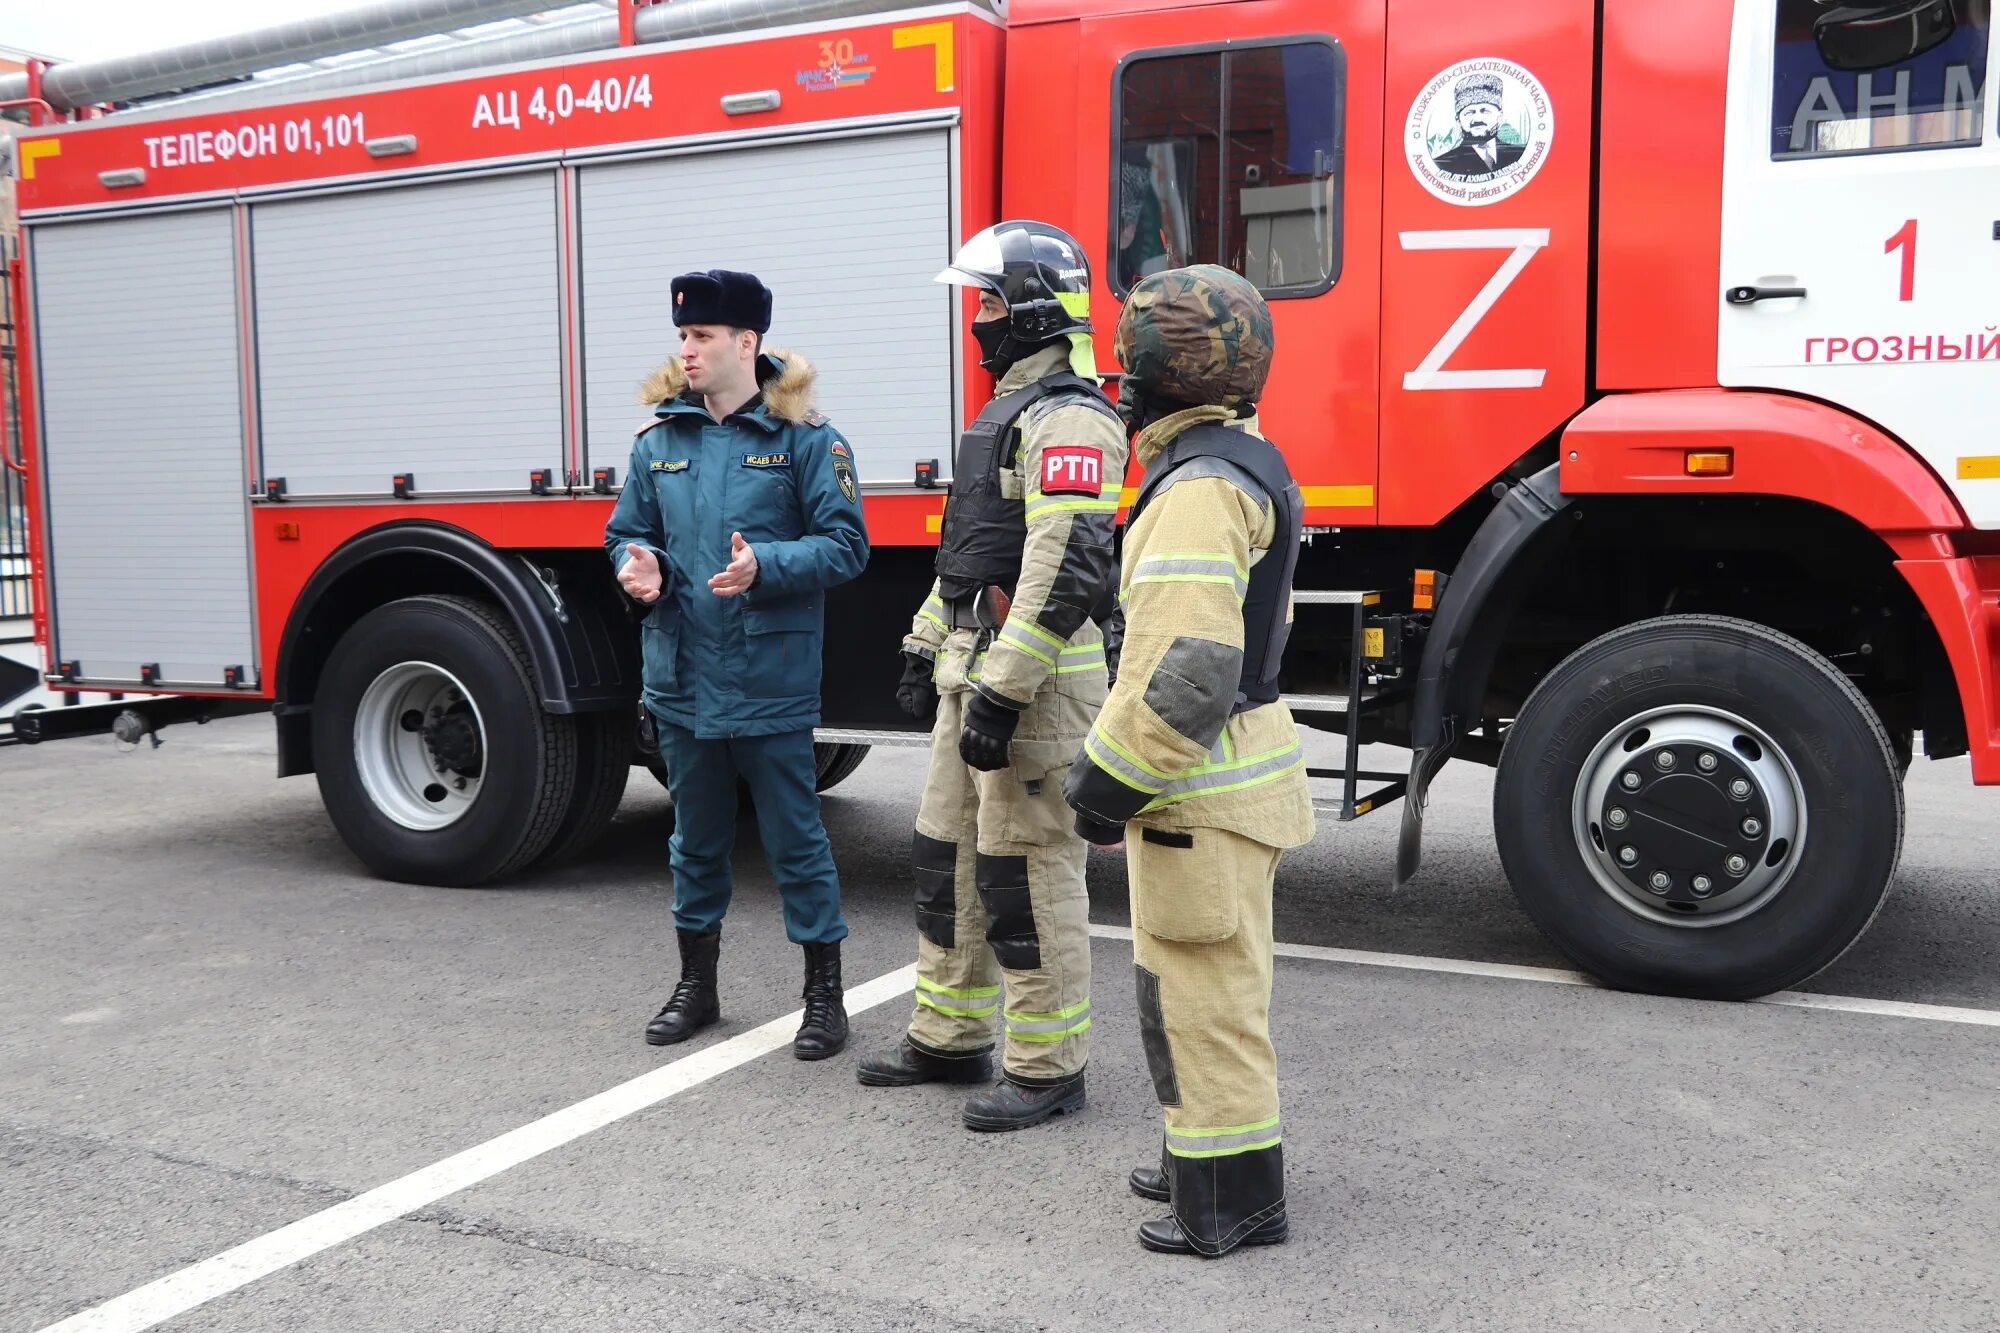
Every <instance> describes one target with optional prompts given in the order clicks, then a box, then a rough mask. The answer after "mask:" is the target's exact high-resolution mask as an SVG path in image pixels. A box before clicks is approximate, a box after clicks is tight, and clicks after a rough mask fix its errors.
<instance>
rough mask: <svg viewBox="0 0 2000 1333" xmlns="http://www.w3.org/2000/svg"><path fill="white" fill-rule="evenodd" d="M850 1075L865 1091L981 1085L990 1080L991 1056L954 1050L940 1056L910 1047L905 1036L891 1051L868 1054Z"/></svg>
mask: <svg viewBox="0 0 2000 1333" xmlns="http://www.w3.org/2000/svg"><path fill="white" fill-rule="evenodd" d="M854 1076H855V1077H856V1078H858V1079H860V1080H861V1085H862V1086H863V1087H868V1088H908V1087H914V1086H915V1085H916V1084H919V1083H984V1082H985V1081H986V1080H987V1079H989V1078H992V1077H993V1056H992V1054H991V1053H990V1052H988V1051H954V1052H951V1053H950V1054H940V1053H938V1052H936V1051H926V1050H923V1049H921V1048H919V1047H917V1046H916V1045H914V1044H912V1043H911V1041H910V1039H909V1038H908V1037H905V1038H903V1039H902V1040H901V1041H899V1042H897V1043H896V1047H895V1049H894V1050H891V1051H885V1052H883V1053H882V1054H881V1055H871V1056H869V1057H868V1058H867V1059H866V1060H863V1061H862V1062H861V1068H860V1069H858V1070H856V1071H855V1074H854Z"/></svg>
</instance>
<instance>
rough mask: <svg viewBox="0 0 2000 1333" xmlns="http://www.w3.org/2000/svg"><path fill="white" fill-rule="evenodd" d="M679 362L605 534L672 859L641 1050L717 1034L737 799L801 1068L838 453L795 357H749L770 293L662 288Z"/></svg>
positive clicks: (650, 393) (814, 1031)
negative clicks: (765, 900)
mask: <svg viewBox="0 0 2000 1333" xmlns="http://www.w3.org/2000/svg"><path fill="white" fill-rule="evenodd" d="M672 293H673V302H674V323H675V324H676V325H678V326H679V328H680V334H681V351H680V355H679V356H678V357H676V358H675V359H673V360H671V361H669V362H668V363H667V364H666V365H665V366H663V367H661V368H660V370H659V371H657V372H656V373H655V374H654V375H653V377H652V378H651V379H650V380H649V381H648V382H647V384H646V388H645V398H646V401H647V402H649V403H653V404H655V405H656V406H655V413H654V415H655V417H656V420H655V421H654V422H653V424H652V425H650V426H648V427H646V428H645V429H644V430H642V431H640V432H639V438H638V440H637V441H636V442H635V443H634V445H633V448H632V461H631V470H630V472H628V473H627V474H626V482H625V487H624V490H623V491H622V492H621V493H620V494H619V497H618V505H617V508H615V509H614V510H613V511H612V514H611V521H610V523H609V524H607V525H606V527H605V530H604V546H605V549H606V550H607V551H608V552H609V553H610V555H611V562H612V566H613V568H615V569H616V570H617V573H618V582H619V585H620V587H622V588H623V589H624V591H625V594H626V595H627V596H628V597H630V598H632V599H633V600H634V601H635V602H638V603H640V604H641V605H642V606H646V607H650V608H651V609H650V610H649V611H647V613H646V618H645V621H644V623H643V628H642V632H641V634H640V640H641V643H642V649H643V660H644V668H645V670H644V674H645V697H646V706H647V708H648V709H649V710H651V712H652V715H653V719H654V722H655V725H656V729H657V731H658V733H659V738H660V756H661V758H662V759H663V760H665V762H666V766H667V783H668V787H669V789H670V791H671V793H672V795H673V799H674V809H675V813H676V816H677V823H676V826H675V829H674V836H673V843H672V855H671V860H672V864H673V871H674V926H675V931H676V934H677V935H678V937H679V940H680V953H681V977H680V983H679V984H678V985H676V986H675V987H674V992H673V995H672V997H671V998H670V999H668V1001H667V1003H666V1006H665V1007H664V1008H662V1009H661V1010H660V1012H659V1014H658V1015H657V1016H656V1017H655V1018H654V1019H653V1021H652V1022H651V1023H650V1024H648V1025H647V1027H646V1040H647V1041H649V1042H651V1043H652V1044H654V1045H656V1046H661V1045H667V1044H670V1043H673V1042H679V1041H685V1040H686V1039H687V1038H688V1037H689V1036H691V1035H692V1034H693V1033H695V1032H697V1031H699V1030H700V1029H702V1028H704V1027H707V1026H709V1025H710V1024H712V1023H714V1022H716V1021H717V1020H718V1019H720V1017H721V1012H720V1008H719V1006H718V1004H717V1001H716V991H715V973H716V961H717V955H718V953H719V951H720V948H721V942H722V935H721V931H722V917H723V913H724V912H726V911H727V910H728V908H729V894H730V865H729V854H730V848H731V845H732V844H733V843H734V841H735V836H736V784H737V781H738V779H739V778H740V779H741V780H742V781H743V782H744V783H746V784H747V785H748V786H749V788H750V794H751V798H752V800H753V801H754V802H755V803H756V809H757V827H758V831H759V833H760V834H761V835H762V838H763V843H764V855H765V858H766V859H767V860H768V861H769V862H770V866H771V874H772V877H773V878H774V879H776V880H777V882H778V890H779V892H780V894H781V895H782V896H783V898H784V907H785V933H786V934H787V935H788V936H789V937H790V938H791V939H792V941H793V942H794V943H796V944H798V945H801V946H802V947H803V948H804V950H805V972H806V979H805V1021H804V1023H803V1024H802V1025H801V1026H800V1028H799V1031H798V1035H797V1036H796V1037H795V1038H794V1039H793V1042H792V1050H793V1053H794V1054H795V1055H797V1056H798V1057H799V1058H800V1059H801V1060H818V1059H823V1058H825V1057H826V1056H829V1055H832V1054H834V1053H835V1052H837V1051H839V1050H840V1049H841V1048H842V1047H844V1046H845V1045H846V1044H847V1011H846V1009H845V1007H844V1005H843V1002H842V997H841V982H840V941H841V940H842V939H844V938H846V936H847V922H846V921H845V920H844V919H843V918H842V916H841V913H840V881H839V878H838V877H837V876H836V874H835V872H834V867H833V853H832V850H831V848H829V846H828V845H827V839H826V829H825V828H824V827H823V826H822V825H821V823H820V817H819V797H818V795H817V793H816V792H815V790H814V767H813V739H812V729H813V727H814V726H815V725H816V724H817V723H818V722H819V681H820V641H821V637H822V633H823V624H822V621H823V617H824V605H825V593H826V590H827V589H828V588H831V587H833V586H834V585H835V584H838V583H845V582H846V581H847V580H849V579H851V578H853V577H854V576H855V575H857V574H859V573H860V572H861V569H862V566H864V565H865V564H867V563H868V537H867V533H866V531H865V529H864V528H863V526H862V519H861V499H860V493H859V489H858V482H857V481H856V478H855V472H854V454H853V451H852V450H851V449H850V448H849V446H848V443H847V441H846V440H844V439H842V438H841V435H840V432H839V431H837V430H835V429H834V428H833V426H832V425H831V424H830V423H829V422H828V421H827V419H826V417H825V416H823V415H822V414H820V413H819V412H817V411H815V410H814V409H813V407H812V401H811V398H812V386H813V378H814V375H813V369H812V367H811V365H809V364H808V363H807V362H806V361H805V359H804V358H803V357H799V356H796V355H793V354H791V353H788V352H781V351H776V350H772V351H765V350H764V349H763V335H764V334H765V332H766V331H768V330H769V328H770V326H771V293H770V290H769V289H768V288H766V287H765V286H764V284H763V283H762V282H759V281H758V280H757V279H756V278H755V277H753V276H752V275H750V274H748V273H732V272H728V271H726V270H721V269H711V270H709V271H708V272H705V273H684V274H682V275H681V276H680V277H678V278H675V279H674V281H673V286H672Z"/></svg>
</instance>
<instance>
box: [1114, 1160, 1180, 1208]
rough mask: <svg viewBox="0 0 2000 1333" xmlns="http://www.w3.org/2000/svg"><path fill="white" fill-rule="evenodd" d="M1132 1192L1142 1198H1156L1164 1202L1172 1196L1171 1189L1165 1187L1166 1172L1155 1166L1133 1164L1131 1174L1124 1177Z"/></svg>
mask: <svg viewBox="0 0 2000 1333" xmlns="http://www.w3.org/2000/svg"><path fill="white" fill-rule="evenodd" d="M1125 1183H1126V1184H1128V1185H1130V1186H1131V1187H1132V1192H1133V1193H1134V1194H1136V1195H1138V1196H1139V1197H1140V1198H1142V1199H1158V1200H1159V1201H1160V1202H1161V1203H1165V1202H1166V1201H1167V1200H1168V1199H1171V1198H1173V1197H1174V1196H1173V1191H1171V1190H1169V1189H1168V1188H1167V1173H1166V1172H1164V1171H1162V1170H1160V1168H1159V1167H1157V1166H1135V1167H1133V1168H1132V1174H1131V1175H1129V1176H1127V1177H1126V1178H1125Z"/></svg>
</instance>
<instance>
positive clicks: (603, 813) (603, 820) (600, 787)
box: [537, 710, 632, 866]
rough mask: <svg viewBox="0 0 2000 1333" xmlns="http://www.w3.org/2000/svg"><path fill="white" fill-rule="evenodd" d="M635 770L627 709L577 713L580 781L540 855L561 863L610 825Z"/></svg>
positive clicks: (548, 861) (548, 863) (587, 846)
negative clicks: (627, 782)
mask: <svg viewBox="0 0 2000 1333" xmlns="http://www.w3.org/2000/svg"><path fill="white" fill-rule="evenodd" d="M631 776H632V719H631V717H630V716H629V715H628V714H627V713H625V712H624V711H623V710H619V711H617V712H612V713H579V714H578V715H577V717H576V786H575V788H574V790H573V791H572V792H571V795H570V800H569V809H567V810H565V811H564V812H563V817H562V822H561V823H560V824H558V825H557V826H556V832H555V836H554V837H553V838H551V839H550V840H549V845H548V848H547V850H545V851H544V852H543V853H542V855H541V859H540V861H539V862H538V863H537V864H539V865H544V866H558V865H561V864H562V863H563V862H565V861H567V860H569V859H570V858H572V857H575V856H578V855H581V854H582V853H583V852H586V851H588V850H589V849H590V845H591V844H592V843H594V842H596V841H597V840H598V838H600V837H602V836H603V834H604V830H605V829H607V828H610V827H611V818H612V816H613V815H616V814H617V813H618V805H619V802H621V801H623V800H624V799H625V783H626V781H627V780H628V779H629V778H630V777H631Z"/></svg>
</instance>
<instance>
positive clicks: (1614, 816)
mask: <svg viewBox="0 0 2000 1333" xmlns="http://www.w3.org/2000/svg"><path fill="white" fill-rule="evenodd" d="M1630 818H1631V816H1630V815H1628V814H1626V813H1625V812H1624V811H1623V810H1620V809H1619V808H1618V807H1617V806H1615V805H1614V806H1612V807H1611V809H1610V811H1609V812H1608V813H1607V814H1606V815H1605V816H1604V822H1605V823H1607V824H1609V825H1611V827H1612V828H1624V827H1625V824H1626V821H1627V820H1629V819H1630Z"/></svg>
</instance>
